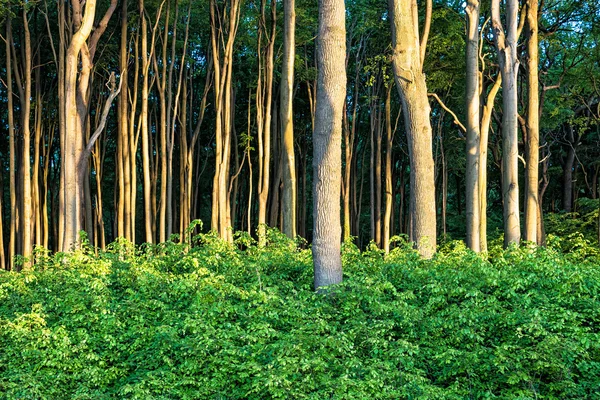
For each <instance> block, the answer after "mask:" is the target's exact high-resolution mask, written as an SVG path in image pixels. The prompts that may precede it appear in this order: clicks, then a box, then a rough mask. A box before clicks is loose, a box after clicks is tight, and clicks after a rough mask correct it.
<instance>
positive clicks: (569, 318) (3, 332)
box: [0, 232, 600, 399]
mask: <svg viewBox="0 0 600 400" xmlns="http://www.w3.org/2000/svg"><path fill="white" fill-rule="evenodd" d="M270 235H271V236H270V241H269V242H270V245H269V246H268V247H267V248H266V249H258V248H257V247H256V246H255V245H254V243H253V242H252V240H251V239H250V238H249V237H248V236H246V235H240V236H239V237H238V241H237V246H236V247H231V246H228V245H226V244H224V243H222V242H221V241H219V240H218V239H216V238H215V237H213V236H211V235H202V236H200V237H199V241H200V243H199V244H198V245H197V246H195V247H193V248H191V249H190V248H186V247H185V246H182V245H177V244H173V243H167V244H163V245H159V246H155V247H149V246H147V247H143V248H139V249H137V250H134V249H133V248H132V247H131V246H130V245H127V244H126V243H117V244H115V245H113V247H112V248H111V249H110V250H109V251H107V252H106V253H102V254H100V255H99V256H97V257H96V256H94V255H93V254H92V253H91V251H90V250H89V249H86V250H84V251H81V252H78V253H75V254H72V255H62V254H59V255H56V256H53V257H49V256H47V255H44V254H39V255H38V263H37V264H36V267H35V270H33V271H28V272H24V273H21V274H16V273H1V274H0V398H9V399H13V398H27V399H30V398H40V399H43V398H45V399H58V398H74V399H99V398H115V399H117V398H118V399H121V398H136V399H152V398H156V399H158V398H162V399H164V398H172V399H193V398H199V399H242V398H255V399H264V398H286V399H302V398H311V399H326V398H335V399H366V398H387V399H397V398H422V399H465V398H473V399H479V398H521V399H583V398H590V399H592V398H600V337H599V334H600V269H599V264H600V262H599V260H600V257H599V256H598V251H597V248H594V247H593V246H590V245H589V244H586V243H585V242H584V241H582V240H581V239H577V238H575V239H573V240H579V241H580V243H579V244H578V245H577V244H573V245H572V246H571V248H574V249H579V250H578V251H575V252H573V253H572V254H563V252H562V251H561V250H560V249H561V247H560V246H564V241H559V240H558V239H556V238H554V239H553V238H550V240H549V244H550V245H549V247H548V248H546V249H542V248H527V247H525V248H521V249H512V250H509V251H502V250H500V249H499V248H493V249H492V250H491V251H490V259H491V261H488V260H485V259H482V258H481V257H479V256H477V255H475V254H473V253H471V252H469V251H467V250H466V249H465V248H464V246H463V245H461V244H460V243H457V242H450V243H447V244H446V245H445V246H444V248H443V249H442V251H441V252H440V253H439V254H438V255H437V256H436V258H435V259H434V260H431V261H422V260H420V259H419V258H418V256H417V255H416V254H415V253H414V252H412V251H411V250H410V249H409V248H408V247H407V246H406V245H405V244H403V243H398V247H397V248H396V249H395V250H394V251H393V252H392V253H391V254H390V255H389V256H388V257H386V258H385V259H384V257H383V256H382V254H381V253H380V252H379V251H378V250H376V249H373V250H369V251H366V252H363V253H361V252H359V251H358V250H357V249H356V248H355V247H354V246H352V245H345V247H344V267H345V282H344V283H343V284H342V285H341V286H339V287H337V288H335V290H334V294H332V295H329V296H323V295H317V294H315V293H313V291H312V288H311V283H312V266H311V257H310V251H308V250H298V249H297V248H296V247H295V246H294V244H293V243H291V242H289V241H287V240H286V239H285V238H283V237H282V236H280V235H279V234H277V233H275V232H271V233H270ZM240 248H243V249H244V250H239V249H240Z"/></svg>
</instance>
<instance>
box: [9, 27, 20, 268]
mask: <svg viewBox="0 0 600 400" xmlns="http://www.w3.org/2000/svg"><path fill="white" fill-rule="evenodd" d="M11 24H12V20H11V18H10V17H7V18H6V86H7V105H8V110H7V113H8V141H9V157H10V158H9V174H10V177H9V180H10V182H9V190H10V239H9V240H10V242H9V250H8V257H9V269H11V270H13V269H14V256H15V255H16V251H17V236H18V220H17V190H16V179H17V177H16V157H15V123H14V114H13V112H14V111H13V89H12V65H11V64H12V57H11V51H10V50H11V43H12V27H11Z"/></svg>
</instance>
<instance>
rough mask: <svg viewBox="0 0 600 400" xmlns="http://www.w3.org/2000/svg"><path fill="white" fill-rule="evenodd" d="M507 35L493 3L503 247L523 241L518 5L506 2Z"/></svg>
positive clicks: (510, 0)
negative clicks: (499, 77) (499, 91)
mask: <svg viewBox="0 0 600 400" xmlns="http://www.w3.org/2000/svg"><path fill="white" fill-rule="evenodd" d="M505 12H506V25H507V30H506V34H505V32H504V27H503V26H502V21H501V19H500V0H492V27H493V30H494V41H495V43H496V50H497V52H498V64H499V65H500V72H501V74H502V106H503V110H502V197H503V207H504V245H505V246H508V245H509V244H511V243H516V244H518V243H519V241H520V240H521V227H520V217H519V143H518V136H517V135H518V119H517V118H518V102H517V101H518V92H517V73H518V72H519V60H518V59H517V38H518V13H519V1H518V0H506V11H505Z"/></svg>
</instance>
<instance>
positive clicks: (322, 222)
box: [312, 0, 346, 289]
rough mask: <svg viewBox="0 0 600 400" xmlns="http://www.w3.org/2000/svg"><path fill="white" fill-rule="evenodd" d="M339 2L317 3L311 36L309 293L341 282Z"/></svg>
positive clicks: (342, 31) (342, 41)
mask: <svg viewBox="0 0 600 400" xmlns="http://www.w3.org/2000/svg"><path fill="white" fill-rule="evenodd" d="M345 36H346V26H345V7H344V1H343V0H321V1H320V3H319V30H318V36H317V63H318V83H317V85H318V88H317V102H316V115H315V131H314V139H313V141H314V150H313V198H314V209H313V216H314V217H313V218H314V231H313V248H312V252H313V259H314V272H315V276H314V278H315V281H314V285H315V289H320V288H322V287H325V286H328V285H331V284H336V283H340V282H341V281H342V259H341V254H340V239H341V233H342V232H341V225H340V194H341V178H342V176H341V173H342V171H341V167H342V165H341V164H342V163H341V136H342V111H343V105H344V101H345V95H346V68H345V62H344V61H345V57H346V38H345Z"/></svg>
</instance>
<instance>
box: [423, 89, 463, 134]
mask: <svg viewBox="0 0 600 400" xmlns="http://www.w3.org/2000/svg"><path fill="white" fill-rule="evenodd" d="M427 96H429V97H433V98H434V99H436V100H437V102H438V103H439V105H440V107H442V108H443V109H444V110H445V111H446V112H447V113H449V114H450V115H452V118H454V123H455V124H456V125H458V127H459V128H460V129H461V130H462V131H463V133H466V132H467V128H465V126H464V125H463V124H462V122H460V120H459V119H458V117H457V116H456V114H455V113H454V112H453V111H452V110H451V109H449V108H448V107H447V106H446V104H444V102H443V101H442V99H440V97H439V96H438V95H437V94H435V93H427ZM460 136H461V137H462V138H464V136H463V135H462V134H461V135H460Z"/></svg>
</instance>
